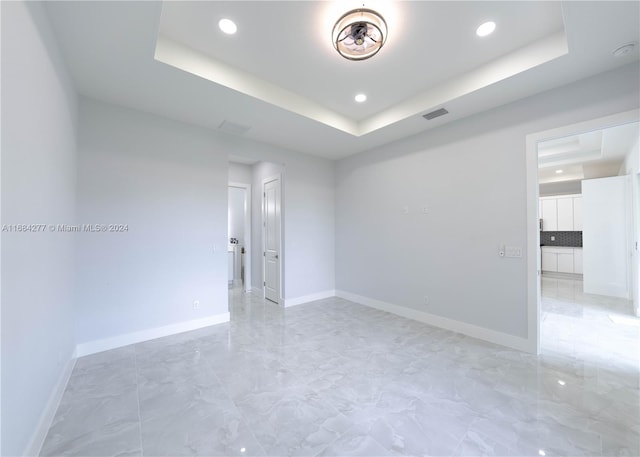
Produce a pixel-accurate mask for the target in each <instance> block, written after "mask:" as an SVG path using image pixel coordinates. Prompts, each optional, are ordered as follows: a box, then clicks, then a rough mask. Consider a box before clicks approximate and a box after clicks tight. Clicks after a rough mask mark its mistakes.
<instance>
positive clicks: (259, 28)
mask: <svg viewBox="0 0 640 457" xmlns="http://www.w3.org/2000/svg"><path fill="white" fill-rule="evenodd" d="M359 7H360V8H361V7H362V2H353V1H340V2H325V1H318V2H315V1H304V2H265V1H254V2H252V1H242V2H238V1H215V2H198V1H195V2H190V1H181V2H174V1H169V2H164V3H163V7H162V14H161V19H160V25H159V29H158V37H157V42H156V49H155V59H156V60H157V61H160V62H163V63H165V64H167V65H171V66H173V67H176V68H179V69H181V70H183V71H186V72H189V73H191V74H194V75H197V76H199V77H201V78H204V79H207V80H209V81H211V82H212V83H215V84H219V85H222V86H225V87H227V88H230V89H233V90H235V91H238V92H241V93H244V94H246V95H249V96H251V97H254V98H256V99H259V100H262V101H264V102H267V103H269V104H272V105H274V106H277V107H280V108H282V109H285V110H287V111H290V112H293V113H296V114H298V115H301V116H305V117H307V118H309V119H312V120H315V121H317V122H320V123H322V124H325V125H328V126H331V127H333V128H335V129H338V130H340V131H343V132H346V133H349V134H351V135H353V136H363V135H366V134H368V133H371V132H373V131H376V130H378V129H381V128H383V127H386V126H388V125H391V124H395V123H397V122H399V121H402V120H404V119H407V118H409V117H412V116H416V115H422V114H424V113H426V112H429V111H432V110H435V109H439V108H442V107H443V106H445V105H447V103H448V102H451V101H453V100H456V99H460V98H461V97H465V96H467V95H469V94H472V93H474V92H477V91H481V90H482V89H483V88H486V87H488V86H491V85H493V84H495V83H497V82H499V81H502V80H505V79H507V78H510V77H512V76H515V75H517V74H519V73H522V72H525V71H527V70H529V69H531V68H534V67H536V66H539V65H541V64H544V63H546V62H549V61H551V60H554V59H556V58H558V57H560V56H563V55H565V54H567V53H568V46H567V39H566V36H565V27H564V23H563V16H562V10H561V6H560V3H559V2H478V1H472V2H446V1H442V2H397V1H390V0H387V1H382V0H378V1H375V0H374V1H371V2H365V7H366V8H371V9H373V10H375V11H377V12H378V13H380V14H381V15H382V16H383V17H384V19H385V21H386V23H387V27H388V31H387V38H386V42H385V44H384V48H383V50H382V51H381V52H379V53H378V54H376V56H375V58H372V59H367V60H362V61H351V60H347V59H344V58H342V57H341V56H340V55H339V54H337V53H336V51H335V48H334V44H333V42H332V30H333V27H334V25H335V23H336V21H337V20H338V19H339V18H340V17H341V16H342V15H344V14H345V13H346V12H348V11H349V10H351V9H355V8H359ZM222 18H229V19H231V20H233V22H235V24H236V25H237V33H235V34H234V35H226V34H224V33H221V31H220V29H219V28H218V25H217V24H218V22H219V21H220V19H222ZM486 21H493V22H495V23H496V30H495V32H494V33H492V34H491V35H489V36H487V37H478V36H477V35H476V29H477V27H478V26H479V25H480V24H482V23H484V22H486ZM399 71H400V72H401V77H398V72H399ZM357 93H366V94H367V102H366V103H354V99H353V96H354V94H357Z"/></svg>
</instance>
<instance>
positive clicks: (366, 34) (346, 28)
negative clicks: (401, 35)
mask: <svg viewBox="0 0 640 457" xmlns="http://www.w3.org/2000/svg"><path fill="white" fill-rule="evenodd" d="M332 38H333V40H332V41H333V46H334V47H335V48H336V51H338V53H339V54H340V55H341V56H342V57H344V58H345V59H349V60H365V59H368V58H370V57H373V56H374V55H376V54H377V53H378V51H380V49H381V48H382V46H383V45H384V43H385V41H386V39H387V23H386V22H385V20H384V18H383V17H382V16H381V15H380V14H378V13H377V12H375V11H373V10H370V9H366V8H359V9H355V10H351V11H349V12H347V13H345V14H344V15H343V16H342V17H341V18H340V19H338V21H337V22H336V24H335V25H334V26H333V35H332Z"/></svg>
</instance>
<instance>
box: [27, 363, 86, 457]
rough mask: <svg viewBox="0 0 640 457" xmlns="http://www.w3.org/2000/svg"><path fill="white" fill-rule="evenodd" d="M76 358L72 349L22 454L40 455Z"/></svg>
mask: <svg viewBox="0 0 640 457" xmlns="http://www.w3.org/2000/svg"><path fill="white" fill-rule="evenodd" d="M76 360H77V359H76V352H75V351H74V352H73V353H72V354H71V358H70V359H69V360H68V361H67V363H66V365H65V367H64V370H62V373H60V377H59V378H58V382H57V383H56V386H55V387H54V389H53V391H52V392H51V395H50V396H49V400H47V404H46V405H45V407H44V410H43V411H42V414H40V419H39V420H38V425H37V426H36V429H35V431H34V432H33V435H31V439H30V440H29V444H28V445H27V448H26V449H25V451H24V454H23V455H24V456H38V455H40V451H41V450H42V445H43V444H44V440H45V438H46V437H47V432H48V431H49V427H51V423H52V422H53V418H54V417H55V415H56V411H57V410H58V406H60V401H61V400H62V395H63V394H64V391H65V390H66V388H67V384H68V383H69V378H71V373H72V372H73V368H74V367H75V366H76Z"/></svg>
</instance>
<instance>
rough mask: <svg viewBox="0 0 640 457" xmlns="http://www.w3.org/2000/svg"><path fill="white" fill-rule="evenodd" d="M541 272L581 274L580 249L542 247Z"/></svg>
mask: <svg viewBox="0 0 640 457" xmlns="http://www.w3.org/2000/svg"><path fill="white" fill-rule="evenodd" d="M541 250H542V252H541V254H542V255H541V260H542V271H549V272H555V273H575V274H582V248H570V247H564V246H542V248H541Z"/></svg>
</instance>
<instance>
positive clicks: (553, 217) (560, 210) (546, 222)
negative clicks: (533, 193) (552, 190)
mask: <svg viewBox="0 0 640 457" xmlns="http://www.w3.org/2000/svg"><path fill="white" fill-rule="evenodd" d="M540 217H541V218H542V230H543V231H545V232H572V231H582V196H580V195H562V196H558V197H542V198H540Z"/></svg>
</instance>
